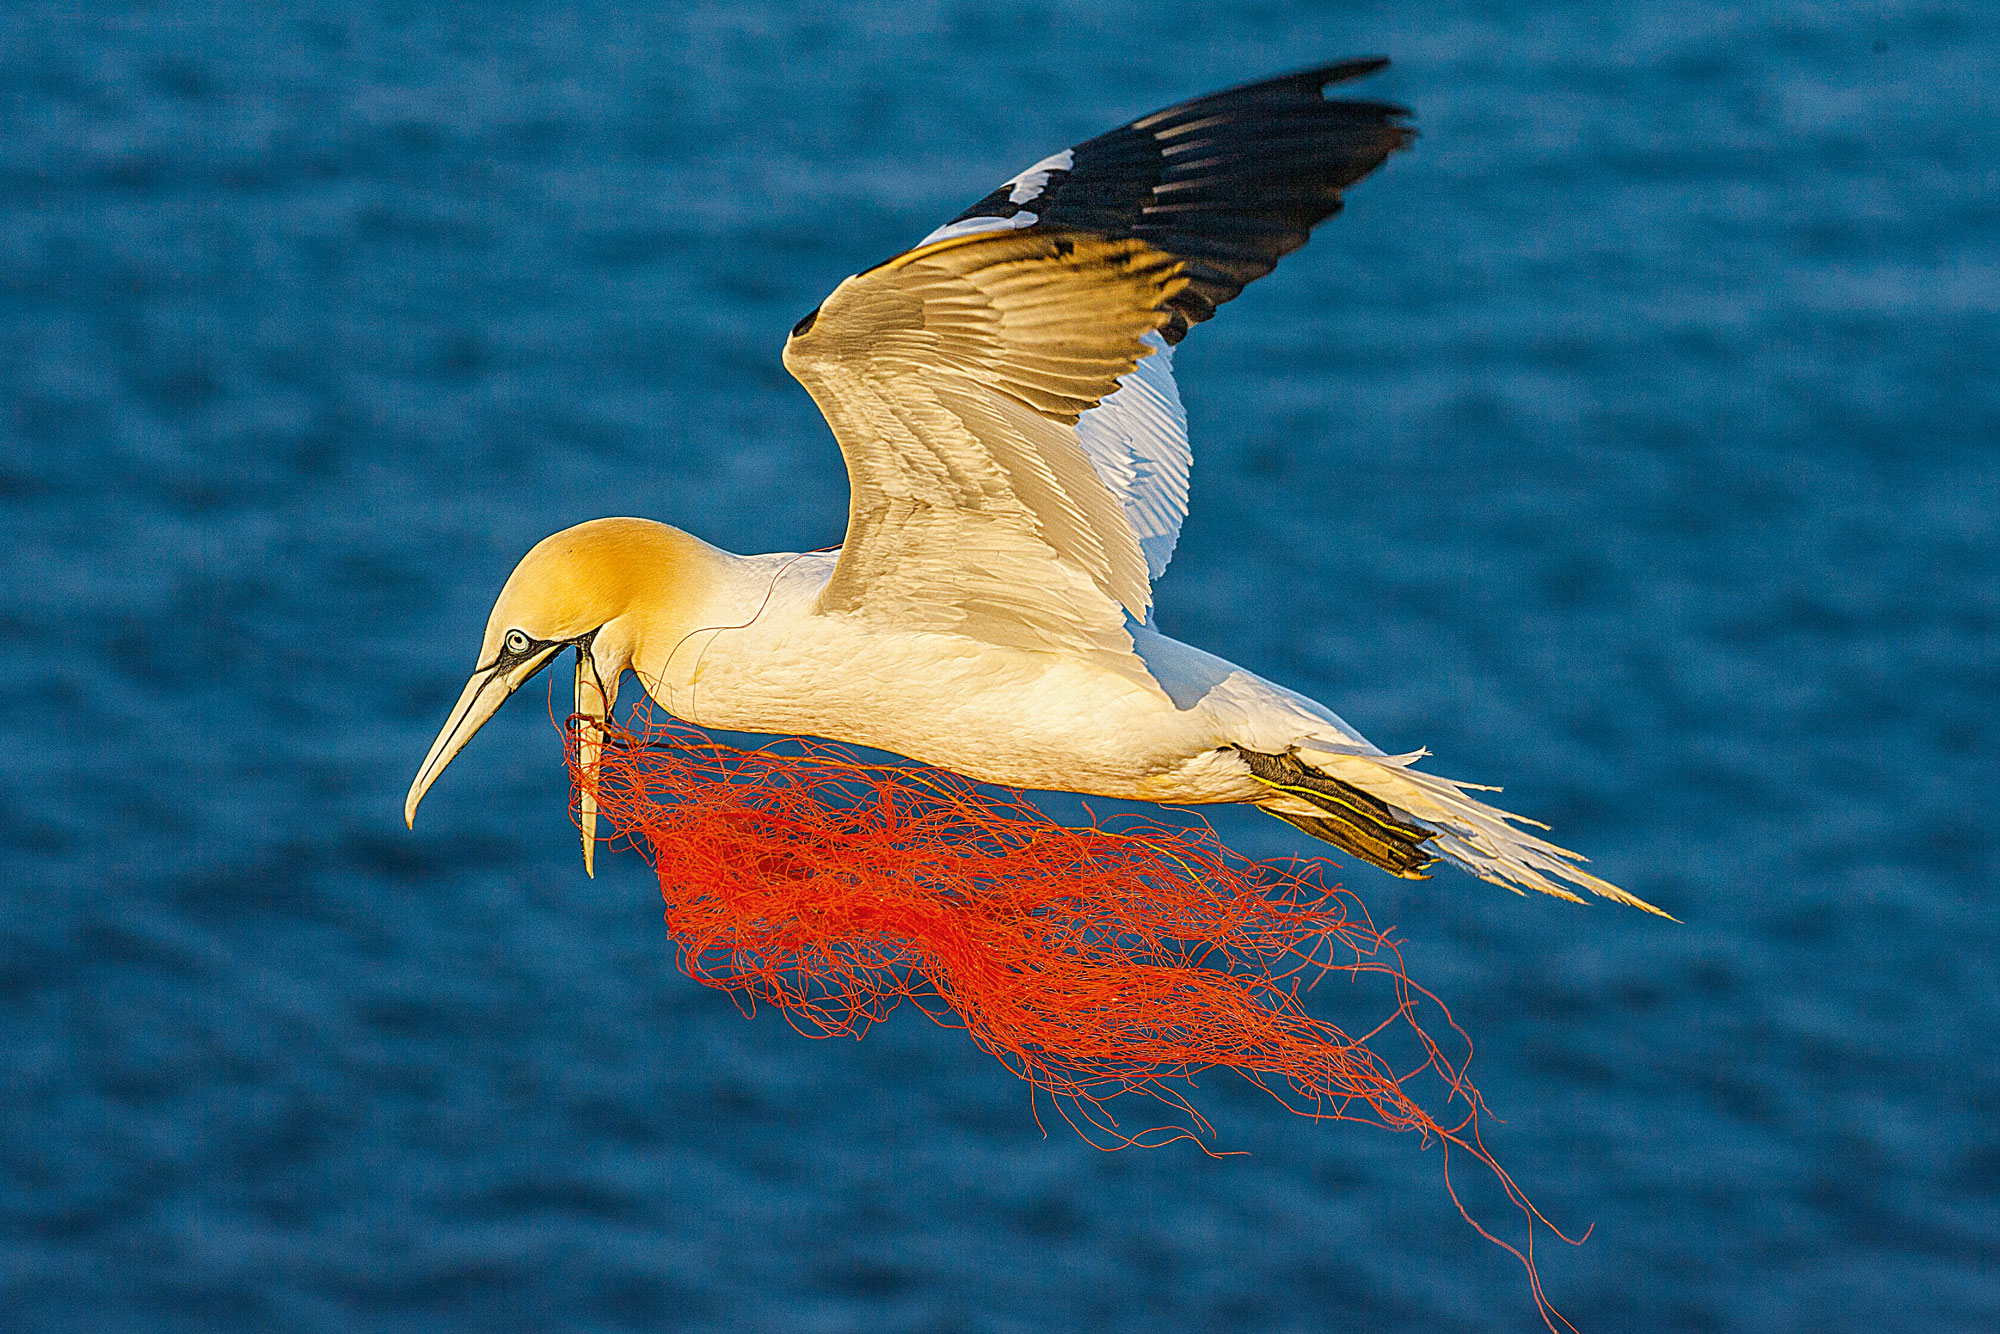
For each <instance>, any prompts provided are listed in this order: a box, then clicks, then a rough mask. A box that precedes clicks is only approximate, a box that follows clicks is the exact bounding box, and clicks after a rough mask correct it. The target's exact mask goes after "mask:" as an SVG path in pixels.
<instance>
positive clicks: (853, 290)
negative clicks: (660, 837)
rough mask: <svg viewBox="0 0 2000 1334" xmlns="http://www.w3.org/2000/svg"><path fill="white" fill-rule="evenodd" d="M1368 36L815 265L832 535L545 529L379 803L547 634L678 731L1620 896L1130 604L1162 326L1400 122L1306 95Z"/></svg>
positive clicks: (1235, 282) (819, 396)
mask: <svg viewBox="0 0 2000 1334" xmlns="http://www.w3.org/2000/svg"><path fill="white" fill-rule="evenodd" d="M1386 63H1387V62H1385V61H1379V60H1376V61H1353V62H1348V63H1346V64H1341V65H1331V66H1326V67H1323V68H1320V69H1315V70H1307V71H1302V72H1301V73H1299V74H1295V75H1288V76H1285V77H1282V78H1278V79H1271V80H1267V81H1265V82H1263V83H1258V84H1251V85H1246V86H1245V87H1242V88H1237V89H1230V90H1227V91H1225V92H1222V93H1216V94H1212V95H1210V96H1208V97H1205V98H1198V99H1196V100H1194V101H1192V102H1187V103H1183V104H1181V105H1179V106H1177V107H1171V108H1168V109H1167V110H1165V111H1161V112H1157V113H1154V114H1153V115H1151V116H1146V117H1142V118H1140V119H1139V120H1136V121H1133V122H1132V123H1130V124H1129V125H1126V126H1123V127H1121V128H1120V129H1117V130H1113V131H1111V132H1109V133H1108V134H1104V135H1100V136H1098V137H1097V138H1095V139H1092V140H1089V141H1087V142H1085V143H1082V144H1079V145H1077V146H1076V147H1074V148H1072V149H1068V150H1065V151H1064V152H1062V153H1059V154H1056V155H1055V156H1053V157H1049V158H1046V159H1044V160H1042V161H1041V162H1038V163H1036V164H1035V165H1034V166H1032V167H1030V168H1028V169H1027V170H1026V171H1023V172H1021V173H1019V174H1017V175H1016V176H1014V177H1012V178H1010V179H1009V180H1007V181H1005V182H1003V183H1002V184H1001V186H1000V187H999V188H998V189H996V190H994V191H993V192H992V193H991V194H989V195H988V196H986V197H985V198H984V199H982V200H980V201H979V202H978V203H976V204H974V205H973V206H972V207H971V208H970V209H968V210H966V212H965V213H963V214H961V215H960V216H959V217H958V218H956V219H954V220H952V221H951V222H949V223H947V224H945V225H944V226H943V227H941V228H939V229H938V230H936V231H935V232H933V233H932V234H931V235H930V236H928V237H926V238H925V239H924V240H923V241H922V242H920V243H919V244H918V245H917V246H916V247H914V248H913V249H911V250H909V251H906V252H904V253H903V254H901V255H898V256H896V257H895V258H893V259H891V260H889V261H887V262H886V263H883V264H880V265H877V266H876V267H874V268H872V269H868V270H865V271H863V272H862V273H860V274H857V275H855V276H854V277H851V278H848V279H847V280H845V281H844V282H842V283H841V284H840V285H839V287H837V288H836V289H835V291H834V292H833V293H832V294H831V295H830V296H829V297H828V298H827V299H826V301H825V302H824V303H822V305H821V306H820V307H819V308H817V309H815V310H814V311H813V312H811V313H810V314H808V315H807V316H806V317H805V318H804V319H802V320H800V321H799V322H798V324H797V325H796V326H795V327H794V329H793V331H792V336H791V338H790V339H789V340H788V341H787V343H786V346H785V353H784V360H785V365H786V367H787V369H789V370H790V371H791V372H792V374H793V375H794V376H795V377H797V379H798V380H799V381H800V382H801V383H802V384H804V385H805V387H806V389H807V390H808V391H809V392H810V393H811V394H812V396H813V399H814V401H815V402H816V403H817V404H818V405H819V407H820V410H821V412H822V413H823V414H824V415H825V417H826V419H827V422H828V424H829V425H830V426H831V427H832V428H833V432H834V436H835V438H836V439H837V440H838V442H839V444H840V448H841V452H842V455H843V456H844V458H845V460H846V463H847V471H848V480H849V484H850V489H851V500H850V506H849V515H848V530H847V539H846V541H845V542H844V543H843V545H842V546H841V548H840V549H839V550H838V551H837V552H831V553H809V554H775V555H761V556H734V555H731V554H729V553H727V552H723V551H719V550H717V549H716V548H714V547H711V546H708V545H707V544H705V543H702V542H700V541H698V540H696V539H694V538H692V537H690V536H688V535H687V534H685V533H682V532H679V531H678V530H675V529H672V528H669V527H667V526H665V525H663V524H657V523H652V522H650V521H648V520H643V519H605V520H597V521H594V522H591V523H586V524H581V525H578V526H577V527H575V528H572V529H568V530H565V531H564V532H562V533H558V534H556V535H555V536H553V537H551V538H549V539H547V540H545V541H544V542H542V543H541V544H540V545H538V546H537V547H536V548H535V549H534V550H533V551H531V552H530V553H529V554H528V556H527V557H526V558H525V559H524V560H523V561H522V562H521V564H520V566H519V567H518V568H517V569H516V570H515V572H514V574H513V576H512V577H511V578H510V579H509V580H508V582H507V586H506V588H505V589H503V590H502V592H501V596H500V599H499V602H498V603H497V604H496V605H495V607H494V610H493V614H492V616H491V618H490V619H489V622H488V625H487V632H486V642H485V644H484V646H483V648H482V652H481V666H480V668H479V670H478V672H476V673H475V675H474V677H473V679H472V680H471V681H470V682H469V683H468V684H467V686H466V690H465V693H464V695H463V696H462V697H461V699H460V701H459V705H458V707H457V708H456V709H455V710H454V711H453V714H452V717H451V719H450V720H449V721H448V722H447V723H446V726H445V728H444V730H443V731H442V732H441V733H440V735H439V737H438V739H437V742H436V744H435V745H434V746H433V747H432V749H431V753H430V755H429V756H428V757H427V758H426V760H425V762H424V765H423V768H422V769H421V770H420V771H419V773H418V775H417V779H416V782H415V783H414V784H413V785H412V787H411V790H410V796H409V800H408V803H407V806H406V814H408V815H409V816H410V817H412V818H414V815H415V811H416V805H417V802H418V801H419V800H420V799H421V798H422V796H423V793H424V791H425V790H426V789H427V788H428V787H429V785H430V783H431V782H432V781H433V780H434V779H435V778H436V776H437V774H438V773H439V772H440V771H441V770H442V769H443V767H444V766H445V765H446V764H447V763H449V762H450V760H451V758H452V757H453V756H454V755H455V754H457V752H458V750H459V748H460V747H462V746H463V745H464V744H465V741H466V740H467V739H468V738H469V737H470V736H471V735H472V733H473V732H474V731H476V730H477V729H478V727H479V726H480V724H482V723H483V722H484V721H485V719H486V718H487V717H489V716H490V715H491V714H492V712H493V710H494V709H495V708H497V707H498V706H499V703H500V702H501V701H502V700H503V699H505V697H506V696H507V694H508V693H510V692H511V691H512V690H513V689H515V688H516V687H518V686H519V685H520V683H521V682H522V681H524V680H526V679H527V678H528V677H529V676H532V675H533V674H534V673H535V672H536V671H538V670H540V669H541V667H543V666H545V665H546V664H547V663H548V662H549V661H550V660H552V659H553V658H554V657H555V656H556V655H557V654H559V653H560V652H561V651H562V650H564V649H565V648H570V647H574V648H575V649H576V650H577V656H578V673H577V701H578V711H579V712H581V713H583V714H585V715H586V716H589V717H598V718H601V717H604V716H606V715H607V714H608V712H609V710H610V708H611V706H612V705H613V703H614V702H615V699H616V695H617V692H618V683H619V680H620V678H621V677H622V676H623V675H625V674H626V673H627V672H630V673H631V674H632V675H634V676H636V677H637V678H638V680H639V681H640V683H641V684H642V685H643V686H644V688H645V690H646V691H647V693H648V694H649V695H651V696H652V698H653V699H654V700H656V701H657V702H658V703H659V704H660V705H662V706H663V707H664V708H666V709H667V710H668V711H669V712H670V713H672V714H674V715H675V716H677V717H679V718H681V719H683V720H685V721H688V722H692V723H695V724H697V725H700V726H705V727H715V728H722V729H728V730H737V731H749V732H762V733H788V734H804V735H812V736H821V737H829V738H833V739H835V740H839V741H846V742H853V743H857V744H861V745H867V746H873V747H877V748H879V749H883V750H888V751H893V752H896V753H899V754H903V755H907V756H910V757H912V758H915V759H918V760H922V761H925V762H927V763H930V764H934V765H938V766H941V767H943V768H947V769H951V770H954V771H956V772H958V773H961V774H964V775H967V776H969V777H972V778H976V779H982V780H986V781H990V782H996V783H1002V784H1007V785H1010V786H1017V787H1027V788H1045V789H1060V790H1065V791H1072V792H1082V793H1089V794H1095V795H1101V796H1108V797H1118V798H1128V799H1136V800H1144V801H1155V802H1166V803H1184V804H1203V803H1216V802H1253V803H1255V804H1257V805H1258V806H1260V807H1262V808H1263V809H1265V810H1267V811H1269V812H1270V813H1271V814H1273V815H1276V816H1278V817H1280V818H1282V819H1285V820H1287V821H1289V822H1291V823H1293V824H1295V825H1297V826H1298V827H1299V828H1301V829H1303V830H1305V831H1306V832H1308V833H1311V834H1313V835H1314V836H1316V837H1319V838H1322V839H1325V840H1327V841H1329V842H1332V843H1335V844H1336V845H1338V846H1340V847H1341V848H1343V849H1345V850H1347V851H1349V852H1351V853H1353V854H1355V855H1356V856H1359V857H1361V858H1363V859H1365V860H1367V861H1369V862H1371V863H1373V864H1374V865H1376V866H1378V867H1381V868H1383V869H1385V870H1388V871H1390V872H1392V873H1394V874H1397V875H1401V876H1406V877H1421V876H1422V875H1423V874H1424V872H1425V869H1426V868H1427V867H1428V866H1429V865H1430V864H1431V863H1432V862H1434V861H1435V860H1437V859H1439V858H1443V859H1447V860H1449V861H1451V862H1453V863H1455V864H1457V865H1458V866H1460V867H1462V868H1464V869H1465V870H1468V871H1470V872H1472V873H1473V874H1475V875H1478V876H1480V877H1481V878H1483V879H1487V880H1491V881H1494V882H1495V883H1499V884H1504V885H1508V886H1509V887H1512V888H1515V889H1517V890H1518V889H1522V888H1527V889H1535V890H1539V891H1541V892H1544V893H1549V894H1555V895H1558V896H1561V897H1564V898H1574V897H1576V896H1575V895H1574V894H1573V893H1571V891H1570V890H1569V889H1567V888H1564V885H1565V884H1567V885H1570V886H1574V887H1576V888H1580V889H1586V890H1589V891H1590V892H1592V893H1596V894H1600V895H1603V896H1605V897H1608V898H1613V899H1616V900H1619V901H1621V902H1626V903H1632V904H1635V905H1638V906H1642V907H1644V906H1647V905H1644V904H1642V903H1640V901H1639V900H1637V899H1635V898H1633V897H1632V896H1630V895H1628V894H1626V893H1625V892H1624V891H1622V890H1620V889H1618V888H1616V887H1615V886H1613V885H1610V884H1608V883H1606V882H1605V881H1603V880H1600V879H1598V878H1597V877H1596V876H1594V875H1591V874H1590V873H1588V872H1586V871H1584V870H1583V869H1582V868H1581V867H1580V866H1578V865H1577V864H1576V863H1577V862H1578V861H1580V860H1581V859H1580V858H1578V857H1577V855H1576V854H1574V853H1571V852H1568V851H1565V850H1564V849H1562V848H1558V847H1556V846H1555V845H1553V844H1551V843H1548V842H1546V841H1545V840H1543V839H1541V838H1539V837H1537V836H1535V835H1533V834H1530V833H1528V832H1526V831H1525V830H1522V829H1520V828H1517V827H1516V823H1517V822H1519V817H1516V816H1511V815H1507V814H1506V813H1504V812H1502V811H1499V810H1496V809H1495V808H1493V807H1491V806H1488V805H1486V804H1485V803H1483V802H1481V801H1480V800H1478V799H1477V798H1475V797H1473V796H1471V795H1470V790H1471V789H1473V788H1474V785H1472V784H1464V783H1458V782H1454V781H1452V780H1449V779H1444V778H1439V777H1437V776H1435V775H1432V774H1428V773H1425V772H1423V771H1421V770H1418V769H1417V768H1415V767H1414V765H1413V761H1415V760H1416V759H1417V758H1418V757H1419V755H1420V754H1421V752H1417V753H1413V754H1408V755H1399V756H1391V755H1387V754H1384V753H1383V752H1382V751H1381V750H1379V749H1378V748H1376V747H1375V746H1373V745H1371V744H1370V743H1369V742H1368V741H1367V740H1365V739H1364V738H1363V737H1362V736H1361V735H1360V734H1359V733H1357V732H1356V731H1355V730H1354V729H1353V728H1352V727H1349V726H1348V725H1347V724H1346V723H1345V722H1343V721H1342V720H1341V719H1340V718H1339V717H1338V716H1337V715H1335V714H1334V713H1332V712H1331V711H1330V710H1328V709H1326V708H1325V707H1324V706H1322V705H1320V704H1318V703H1316V702H1315V701H1313V700H1310V699H1307V698H1306V697H1304V696H1302V695H1299V694H1297V693H1295V692H1293V691H1290V690H1287V689H1285V688H1283V687H1281V686H1278V685H1274V684H1272V683H1271V682H1269V681H1266V680H1264V679H1262V678H1261V677H1258V676H1256V675H1255V674H1253V673H1251V672H1248V671H1246V670H1244V669H1243V668H1241V667H1237V666H1236V665H1234V664H1233V663H1230V662H1227V661H1225V660H1223V659H1221V658H1218V657H1215V656H1213V655H1211V654H1209V653H1205V652H1203V651H1202V650H1200V649H1197V648H1193V647H1190V646H1189V645H1186V644H1182V643H1180V642H1178V641H1176V640H1173V639H1170V638H1168V637H1166V636H1165V635H1162V634H1160V633H1159V632H1158V631H1157V630H1156V629H1155V628H1154V627H1153V624H1152V618H1151V608H1152V581H1153V580H1154V579H1155V578H1157V577H1158V576H1159V575H1160V574H1161V573H1162V572H1163V571H1164V569H1165V568H1166V564H1167V561H1168V558H1169V557H1170V556H1171V554H1172V551H1173V548H1174V544H1175V541H1176V539H1177V537H1178V535H1179V531H1180V525H1181V520H1182V517H1183V516H1184V515H1185V513H1186V511H1187V499H1188V475H1189V465H1190V462H1191V457H1192V456H1191V453H1190V451H1189V447H1188V440H1187V420H1186V416H1185V414H1184V413H1183V411H1182V409H1181V404H1180V398H1179V392H1178V390H1177V389H1176V387H1175V383H1174V379H1173V350H1174V348H1175V347H1176V346H1177V345H1178V344H1179V342H1180V340H1181V339H1182V338H1183V337H1184V336H1185V335H1186V334H1187V332H1188V331H1189V329H1190V328H1192V327H1193V326H1194V325H1195V324H1198V323H1200V322H1202V321H1204V320H1206V319H1208V318H1209V317H1210V316H1212V315H1213V314H1214V313H1215V310H1216V308H1217V307H1218V306H1219V305H1221V304H1222V303H1224V302H1226V301H1228V300H1230V299H1232V298H1233V297H1235V296H1236V295H1237V294H1238V293H1239V292H1240V291H1241V290H1242V289H1243V287H1244V286H1245V285H1246V284H1248V283H1250V282H1253V281H1255V280H1256V279H1258V278H1260V277H1262V276H1263V275H1264V274H1266V273H1268V272H1270V271H1271V269H1272V268H1273V267H1274V266H1275V265H1276V264H1277V262H1278V260H1279V259H1280V258H1281V257H1282V256H1284V255H1285V254H1287V253H1289V252H1290V251H1292V250H1295V249H1297V248H1298V247H1299V246H1301V245H1303V244H1304V243H1305V240H1306V237H1307V235H1308V233H1309V232H1310V231H1311V229H1312V228H1313V227H1314V226H1315V225H1317V224H1318V223H1319V222H1320V221H1322V220H1324V219H1325V218H1327V217H1329V216H1331V215H1332V214H1333V213H1334V212H1336V211H1338V209H1339V207H1340V202H1341V201H1340V192H1341V190H1342V189H1344V188H1345V187H1346V186H1348V185H1350V184H1352V183H1353V182H1354V181H1356V180H1359V179H1360V178H1361V177H1363V176H1365V175H1367V174H1368V173H1369V172H1370V171H1372V170H1374V169H1375V167H1377V166H1378V165H1380V164H1381V162H1382V161H1384V160H1385V159H1386V158H1387V157H1388V156H1389V155H1390V154H1392V153H1394V152H1395V151H1397V150H1398V149H1400V148H1402V147H1404V146H1405V145H1406V144H1407V143H1408V142H1409V141H1410V139H1411V138H1412V131H1410V130H1409V129H1408V128H1407V127H1406V126H1405V125H1404V124H1402V121H1403V119H1404V118H1406V117H1407V116H1408V114H1409V113H1408V112H1406V111H1404V110H1403V109H1402V108H1400V107H1396V106H1392V105H1389V104H1386V103H1379V102H1360V101H1341V100H1329V99H1327V98H1325V97H1324V96H1323V92H1324V89H1325V88H1326V87H1328V86H1329V85H1332V84H1336V83H1341V82H1345V81H1347V80H1350V79H1353V78H1357V77H1360V76H1361V75H1364V74H1368V73H1372V72H1373V71H1374V70H1376V69H1379V68H1380V67H1381V66H1382V65H1383V64H1386ZM595 744H596V743H595V742H594V741H593V740H591V738H590V737H589V736H586V738H585V742H584V748H583V754H582V760H583V766H584V769H585V771H586V772H589V771H590V766H591V765H592V764H594V763H595V758H594V757H595V755H596V751H595V750H594V749H593V747H594V745H595ZM582 801H583V814H584V839H585V848H586V853H585V856H586V861H588V858H589V855H590V854H589V849H590V847H591V845H592V838H593V830H594V823H595V806H594V802H593V798H592V796H591V794H590V793H589V792H588V791H586V792H585V793H584V795H583V798H582Z"/></svg>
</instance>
